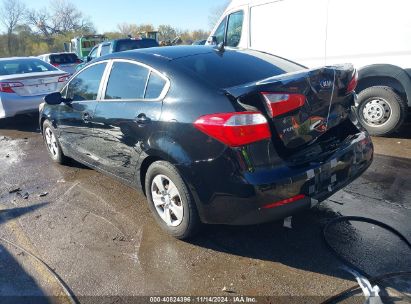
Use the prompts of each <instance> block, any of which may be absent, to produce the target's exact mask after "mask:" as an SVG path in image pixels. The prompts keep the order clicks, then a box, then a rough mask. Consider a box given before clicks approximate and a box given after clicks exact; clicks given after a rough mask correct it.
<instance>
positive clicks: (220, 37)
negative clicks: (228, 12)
mask: <svg viewBox="0 0 411 304" xmlns="http://www.w3.org/2000/svg"><path fill="white" fill-rule="evenodd" d="M226 23H227V18H224V20H223V21H221V23H220V25H219V26H218V28H217V30H216V31H215V33H214V36H215V38H216V42H217V44H220V43H221V42H224V36H225V26H226Z"/></svg>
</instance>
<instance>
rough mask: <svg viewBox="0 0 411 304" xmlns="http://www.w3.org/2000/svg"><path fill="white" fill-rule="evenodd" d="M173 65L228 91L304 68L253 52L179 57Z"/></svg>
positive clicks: (228, 51)
mask: <svg viewBox="0 0 411 304" xmlns="http://www.w3.org/2000/svg"><path fill="white" fill-rule="evenodd" d="M174 64H177V65H179V66H180V67H181V68H183V69H188V70H190V71H191V72H194V73H195V74H196V75H197V76H199V77H200V78H201V79H203V80H206V81H208V82H209V83H211V84H212V85H214V86H215V87H218V88H228V87H233V86H237V85H240V84H245V83H248V82H253V81H257V80H262V79H265V78H268V77H272V76H277V75H281V74H284V73H290V72H295V71H298V70H302V69H304V67H303V66H301V65H298V64H296V63H293V62H290V61H288V60H285V59H282V58H279V57H276V56H272V55H269V54H265V53H261V52H256V51H230V50H227V51H225V52H224V53H218V52H217V51H214V50H213V51H211V52H210V53H206V54H199V55H194V56H188V57H182V58H179V59H176V60H174Z"/></svg>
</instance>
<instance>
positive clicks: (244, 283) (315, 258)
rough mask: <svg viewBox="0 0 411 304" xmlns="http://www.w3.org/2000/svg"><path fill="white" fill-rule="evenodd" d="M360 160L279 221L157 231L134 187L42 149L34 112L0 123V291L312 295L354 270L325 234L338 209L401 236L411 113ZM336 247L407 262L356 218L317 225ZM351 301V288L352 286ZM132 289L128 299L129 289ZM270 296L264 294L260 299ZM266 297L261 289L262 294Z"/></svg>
mask: <svg viewBox="0 0 411 304" xmlns="http://www.w3.org/2000/svg"><path fill="white" fill-rule="evenodd" d="M373 141H374V144H375V158H374V162H373V164H372V166H371V167H370V168H369V169H368V171H367V172H366V173H365V174H364V175H363V176H362V177H360V178H359V179H357V180H356V181H355V182H353V183H352V184H351V185H349V186H348V187H346V188H345V189H344V190H342V191H339V192H338V193H336V194H335V195H334V196H332V197H331V198H330V199H328V200H327V201H325V202H323V203H321V204H320V205H318V206H316V207H315V208H313V209H311V210H308V211H306V212H303V213H300V214H297V215H296V216H294V217H293V219H292V228H291V229H290V228H286V227H284V225H283V222H274V223H269V224H264V225H258V226H249V227H229V226H211V225H210V226H205V227H204V229H203V232H202V234H201V235H199V236H198V237H197V238H195V239H193V240H190V241H188V242H183V241H178V240H175V239H173V238H172V237H169V236H167V235H166V234H165V233H164V232H162V231H161V229H160V228H159V227H158V226H157V225H156V223H155V221H154V220H153V218H152V217H151V215H150V211H149V209H148V207H147V203H146V199H145V197H144V195H143V194H142V193H139V192H137V191H135V190H133V189H131V188H129V187H127V186H125V185H123V184H121V183H119V182H117V181H116V180H113V179H111V178H109V177H107V176H104V175H103V174H101V173H98V172H96V171H93V170H91V169H88V168H86V167H84V166H82V165H81V164H78V163H76V162H74V161H73V162H71V164H70V165H68V166H61V165H56V164H53V163H52V162H51V160H50V159H49V157H48V155H47V151H46V147H45V146H44V144H43V141H42V137H41V135H40V134H39V130H38V126H37V118H36V117H28V116H20V117H17V118H15V119H7V120H3V121H1V122H0V302H7V301H9V302H13V301H16V300H18V299H20V300H21V299H22V298H16V296H19V297H21V296H30V297H32V296H38V298H36V299H37V301H36V303H37V302H39V303H41V302H44V303H48V301H50V299H47V298H45V297H44V296H57V298H54V300H53V301H54V302H58V303H70V302H71V301H72V298H71V296H72V295H73V294H74V295H75V297H76V298H77V300H78V301H80V302H81V303H93V301H94V302H96V301H97V302H98V303H123V302H126V301H127V299H134V300H136V299H139V298H137V296H188V295H190V296H230V297H231V296H238V295H246V296H250V297H253V296H271V297H276V298H274V299H276V302H284V303H289V302H301V303H319V302H321V301H323V300H325V299H326V298H328V297H331V296H333V295H335V294H337V293H339V292H341V291H343V290H345V289H347V288H350V287H352V286H356V285H357V283H356V278H355V276H354V275H353V274H351V273H350V272H349V271H348V269H347V267H346V264H344V263H343V261H342V260H341V259H339V258H338V257H337V255H336V254H334V253H333V252H332V251H331V250H330V249H329V248H328V247H327V245H326V244H325V242H324V239H323V234H322V232H323V228H324V226H325V225H326V224H327V223H328V222H329V221H330V220H332V219H334V218H336V217H339V216H341V215H350V216H363V217H368V218H372V219H376V220H379V221H382V222H384V223H386V224H388V225H390V226H392V227H394V228H395V229H397V230H398V231H400V232H401V233H402V234H403V235H404V236H405V237H407V238H408V240H409V241H411V222H410V218H411V200H410V197H411V174H410V173H411V124H410V123H408V124H407V125H406V126H404V127H403V129H402V130H401V131H400V132H399V133H398V134H396V135H395V136H392V137H385V138H374V139H373ZM327 238H328V240H329V243H330V244H331V246H332V247H333V248H334V249H335V251H336V252H337V253H338V255H339V256H342V257H343V258H344V259H346V260H347V261H349V262H350V263H351V264H352V265H355V266H356V267H358V268H360V269H362V270H363V271H364V272H365V273H367V274H368V275H369V276H370V277H373V276H378V275H381V274H384V273H392V272H398V271H411V252H410V250H409V247H407V245H406V244H405V243H404V242H403V241H402V240H401V239H400V238H399V237H398V236H396V235H395V234H393V233H392V232H389V231H387V230H385V229H383V228H381V227H378V226H376V225H372V224H367V223H358V222H350V223H340V224H336V225H335V226H333V227H331V229H330V231H329V234H328V236H327ZM379 284H380V285H379V287H380V289H381V290H382V291H381V292H382V293H383V294H385V293H386V294H389V295H391V296H392V295H395V297H393V298H392V299H393V300H392V302H393V303H407V302H408V301H409V300H410V299H411V298H410V296H411V276H408V277H407V276H403V277H401V278H399V277H397V278H390V279H385V280H384V282H380V283H379ZM355 294H356V296H357V297H355V299H356V300H358V301H359V303H360V302H361V301H362V300H363V297H362V295H361V294H362V293H361V292H357V293H355ZM133 297H134V298H133ZM271 299H273V298H271ZM268 301H271V300H268Z"/></svg>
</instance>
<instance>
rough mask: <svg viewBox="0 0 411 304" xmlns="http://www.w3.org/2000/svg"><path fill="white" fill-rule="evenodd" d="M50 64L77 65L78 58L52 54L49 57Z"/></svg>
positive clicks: (70, 55)
mask: <svg viewBox="0 0 411 304" xmlns="http://www.w3.org/2000/svg"><path fill="white" fill-rule="evenodd" d="M50 62H51V63H57V64H70V63H77V62H78V57H77V55H76V54H54V55H50Z"/></svg>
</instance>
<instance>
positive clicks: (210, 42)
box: [206, 36, 217, 45]
mask: <svg viewBox="0 0 411 304" xmlns="http://www.w3.org/2000/svg"><path fill="white" fill-rule="evenodd" d="M206 44H207V45H217V37H216V36H210V37H208V39H207V43H206Z"/></svg>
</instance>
